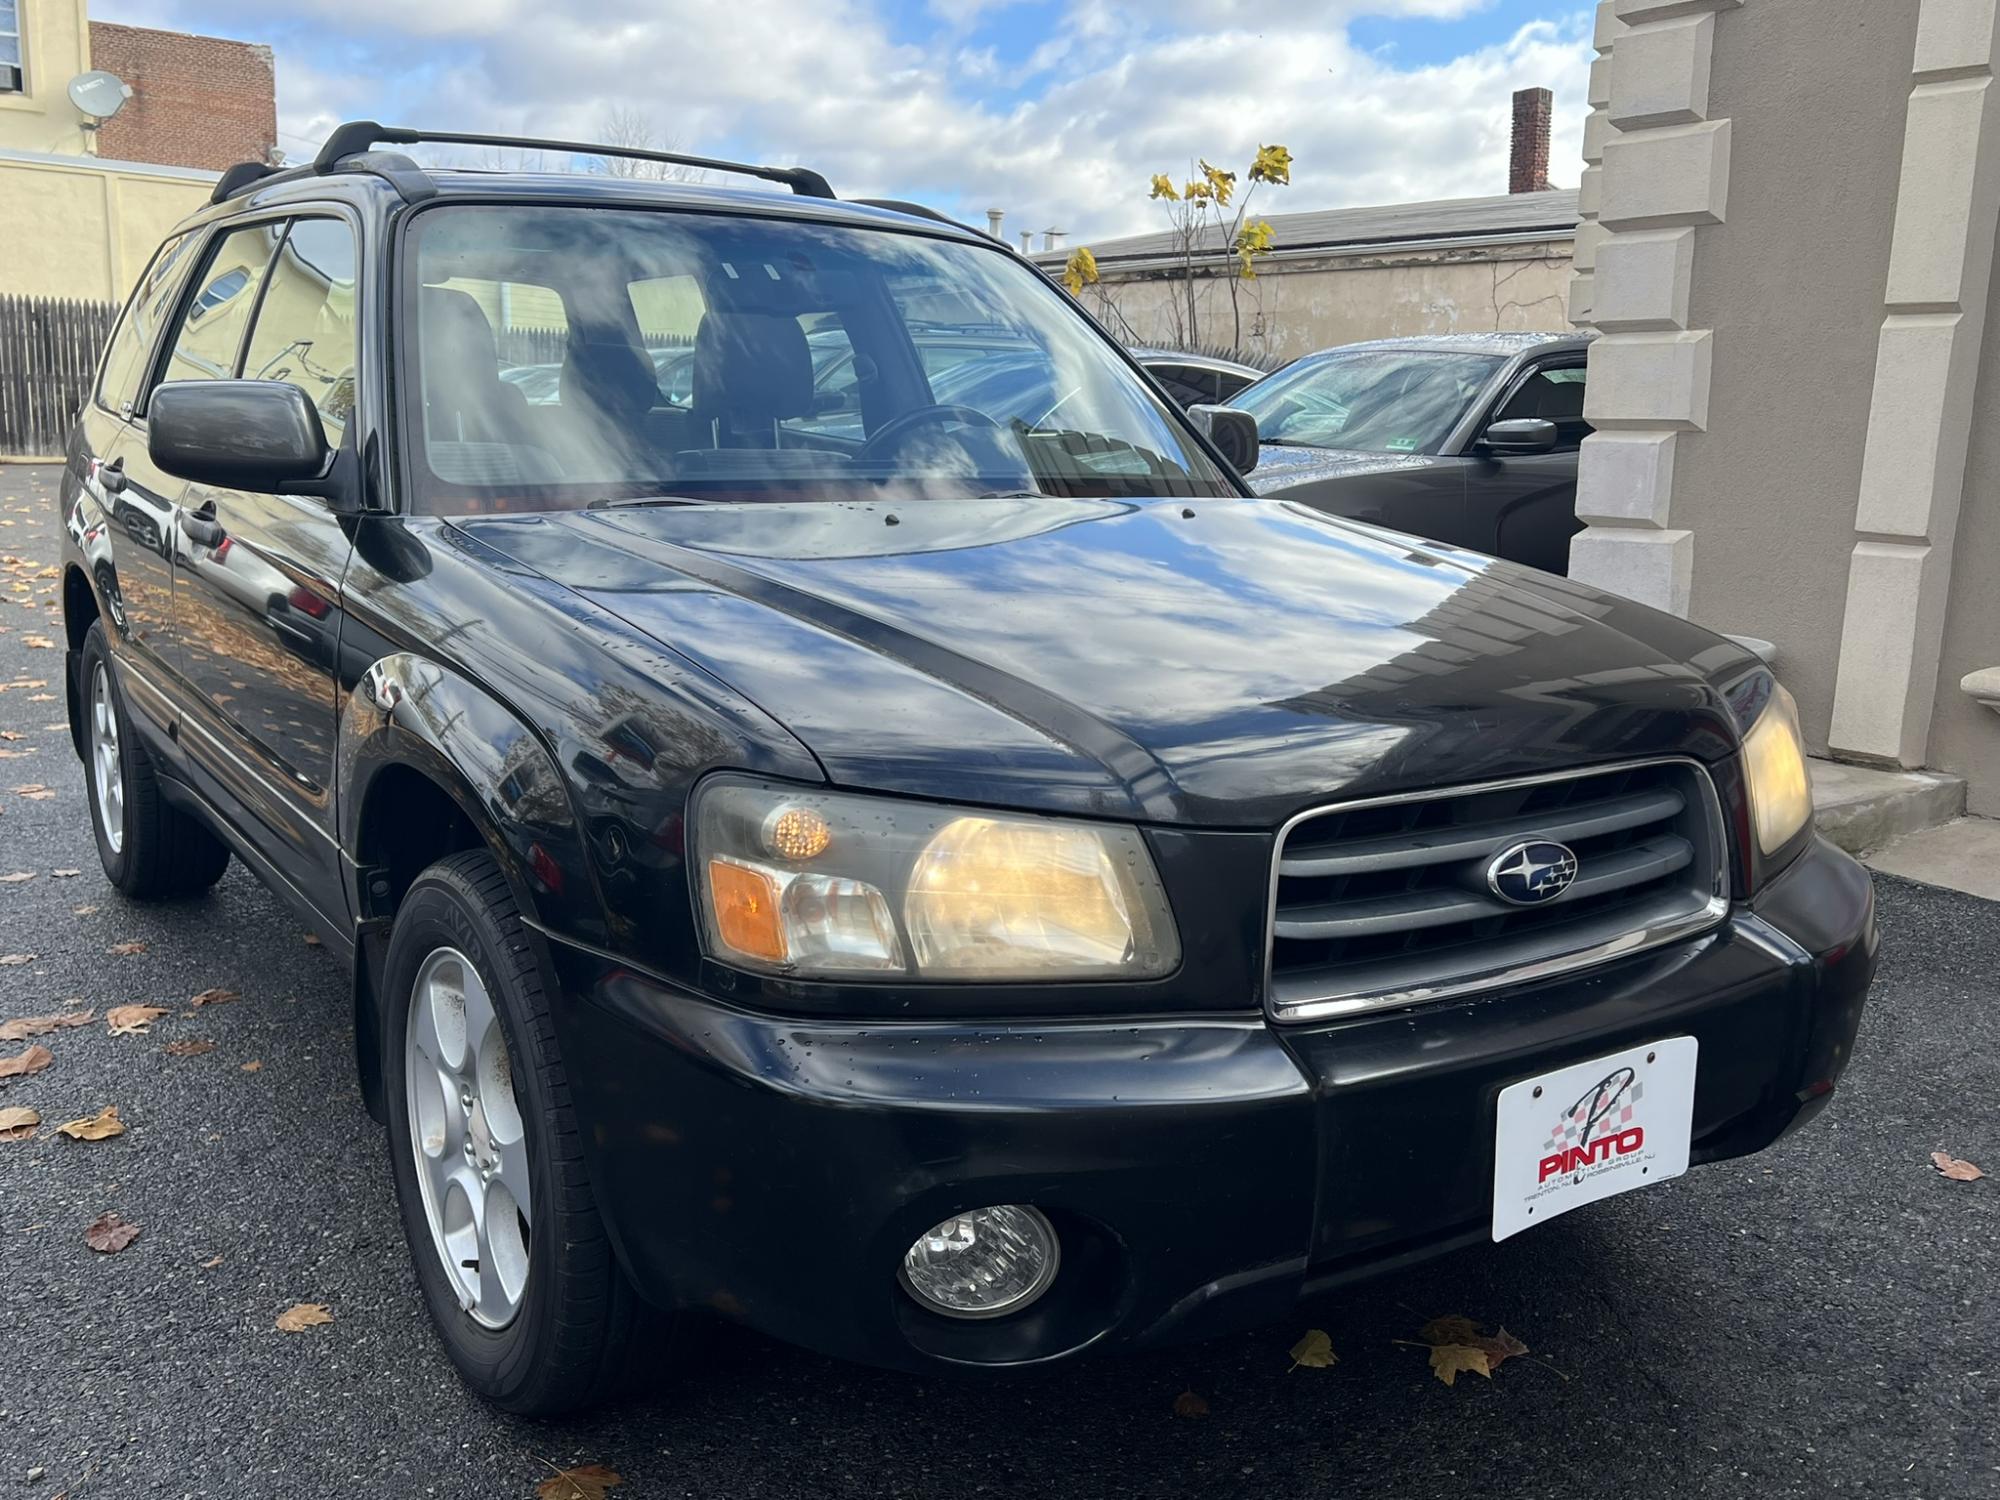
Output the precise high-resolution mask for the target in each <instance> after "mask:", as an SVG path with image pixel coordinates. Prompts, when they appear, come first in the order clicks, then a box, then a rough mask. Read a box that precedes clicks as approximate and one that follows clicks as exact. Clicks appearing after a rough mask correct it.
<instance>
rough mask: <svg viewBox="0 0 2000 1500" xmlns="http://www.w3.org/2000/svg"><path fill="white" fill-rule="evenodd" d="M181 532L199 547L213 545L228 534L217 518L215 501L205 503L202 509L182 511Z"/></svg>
mask: <svg viewBox="0 0 2000 1500" xmlns="http://www.w3.org/2000/svg"><path fill="white" fill-rule="evenodd" d="M181 532H182V534H183V535H185V536H186V537H187V539H188V540H189V541H191V542H193V543H194V544H195V545H196V546H198V547H213V546H214V545H215V544H216V543H217V542H219V541H221V540H222V538H223V537H224V536H225V535H227V533H226V532H224V531H223V529H222V523H221V522H220V521H218V520H216V519H215V502H214V501H213V500H210V501H208V502H207V503H205V504H204V505H203V506H202V508H201V509H200V510H184V511H182V512H181Z"/></svg>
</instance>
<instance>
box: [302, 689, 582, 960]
mask: <svg viewBox="0 0 2000 1500" xmlns="http://www.w3.org/2000/svg"><path fill="white" fill-rule="evenodd" d="M335 753H336V756H337V772H336V774H337V778H338V779H337V785H338V786H339V788H340V793H339V820H340V846H341V848H342V849H343V850H346V851H348V852H349V854H350V855H351V856H352V857H353V860H355V861H359V863H355V864H353V865H352V867H351V868H350V872H349V890H348V899H349V902H350V904H351V906H352V909H353V912H354V914H355V916H356V917H357V918H358V919H359V920H360V921H361V922H362V923H363V925H364V926H366V925H367V924H369V922H370V921H371V919H375V918H379V917H382V916H386V915H387V913H386V912H384V911H382V910H381V904H382V895H383V894H384V893H383V892H380V891H376V890H372V889H371V888H370V886H369V873H370V872H369V869H368V865H367V862H366V860H367V856H366V852H365V850H364V847H363V820H364V819H365V817H366V816H367V813H368V809H369V797H370V794H371V792H372V791H373V790H374V789H375V787H376V784H377V782H378V779H379V778H380V777H381V775H382V774H383V773H384V772H385V771H387V770H389V769H390V768H392V767H407V768H408V769H410V770H414V771H417V772H420V773H422V774H423V775H424V776H425V777H426V778H427V779H428V780H430V781H431V782H433V783H435V784H436V785H437V786H438V787H440V788H442V789H443V790H444V791H445V793H446V794H447V795H448V796H450V798H451V799H452V801H453V802H454V803H456V804H457V806H458V808H459V810H460V812H462V813H463V814H464V815H465V817H466V818H467V820H468V821H470V822H471V824H472V826H473V827H474V828H475V829H477V830H478V832H479V834H480V837H481V838H482V839H484V840H485V842H486V844H487V846H488V847H489V848H490V849H491V850H492V851H493V855H494V857H495V858H496V859H497V860H499V862H500V867H501V869H502V871H503V872H504V873H505V874H506V876H507V879H508V882H509V884H511V885H512V886H513V888H514V894H515V898H516V899H517V900H518V901H519V902H520V905H521V909H522V911H523V912H525V913H527V914H528V915H529V916H531V917H532V918H533V920H534V921H535V922H536V924H537V925H538V926H540V927H542V928H544V929H546V930H548V931H551V932H554V933H557V934H559V935H562V936H565V937H570V938H574V939H576V940H578V941H581V942H585V943H591V944H597V943H601V942H602V940H603V933H604V908H603V903H602V902H601V900H600V899H599V897H598V893H597V890H596V886H595V880H594V877H593V875H592V873H591V868H590V860H589V858H588V851H587V850H586V849H585V847H584V839H583V836H582V833H581V831H580V828H579V825H578V822H577V818H576V813H575V810H574V809H573V808H572V807H571V805H570V800H569V795H568V792H567V790H566V789H565V786H564V782H563V778H562V775H561V773H560V772H559V771H558V769H557V767H556V763H555V760H554V758H553V757H552V756H551V755H550V753H549V751H548V748H547V747H546V746H545V745H544V744H543V743H542V741H541V740H540V738H539V737H538V736H537V735H536V734H535V732H534V731H533V730H532V729H530V728H529V727H528V725H526V724H525V723H523V722H522V721H521V720H520V718H518V717H517V716H516V715H515V714H514V713H513V712H512V711H511V710H510V709H508V708H507V707H506V706H505V705H504V704H502V703H499V702H497V701H496V700H495V699H494V698H493V697H492V696H491V695H490V694H488V693H487V692H486V691H485V690H484V689H482V688H481V687H479V686H478V684H476V683H474V682H472V681H471V680H469V679H468V678H466V677H464V676H461V675H460V674H459V673H457V672H455V671H453V670H452V669H451V668H449V667H447V666H444V665H441V664H440V663H438V662H435V661H432V660H429V659H428V658H425V657H421V656H417V655H415V654H413V653H409V652H398V653H395V654H393V655H390V656H385V657H382V658H381V659H379V660H378V661H376V662H374V663H373V664H372V665H370V667H369V668H368V670H367V671H366V672H365V673H364V674H363V675H362V677H361V679H360V681H359V682H358V683H357V684H356V686H355V690H354V691H353V692H352V693H351V694H349V695H348V699H347V704H346V707H345V709H344V710H343V712H342V714H341V718H340V731H339V742H338V747H337V749H336V752H335Z"/></svg>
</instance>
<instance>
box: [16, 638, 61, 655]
mask: <svg viewBox="0 0 2000 1500" xmlns="http://www.w3.org/2000/svg"><path fill="white" fill-rule="evenodd" d="M21 644H22V645H24V646H33V647H34V648H35V649H36V650H37V651H53V650H54V649H55V644H56V643H55V642H54V641H52V640H50V639H49V638H48V637H47V636H45V635H24V636H22V637H21Z"/></svg>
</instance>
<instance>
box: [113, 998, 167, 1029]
mask: <svg viewBox="0 0 2000 1500" xmlns="http://www.w3.org/2000/svg"><path fill="white" fill-rule="evenodd" d="M166 1013H167V1008H166V1006H164V1005H114V1006H112V1007H111V1009H109V1010H107V1011H106V1012H105V1013H104V1019H105V1021H106V1022H108V1023H109V1024H110V1027H111V1034H112V1035H113V1036H138V1035H139V1034H140V1033H142V1032H143V1031H145V1030H146V1028H147V1027H149V1026H151V1025H152V1024H153V1022H154V1021H156V1020H158V1019H159V1018H160V1017H161V1016H164V1015H165V1014H166Z"/></svg>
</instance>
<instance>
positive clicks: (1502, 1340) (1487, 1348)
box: [1473, 1328, 1528, 1371]
mask: <svg viewBox="0 0 2000 1500" xmlns="http://www.w3.org/2000/svg"><path fill="white" fill-rule="evenodd" d="M1473 1347H1474V1348H1476V1349H1478V1350H1479V1351H1480V1352H1481V1353H1483V1354H1484V1355H1485V1356H1486V1368H1487V1369H1488V1370H1489V1371H1491V1370H1497V1369H1499V1368H1500V1366H1501V1365H1503V1364H1505V1363H1506V1362H1507V1361H1508V1360H1510V1359H1517V1358H1519V1357H1520V1356H1521V1355H1523V1354H1526V1353H1527V1352H1528V1346H1527V1345H1526V1344H1524V1343H1522V1342H1521V1341H1520V1340H1519V1339H1517V1338H1515V1337H1514V1335H1513V1334H1511V1333H1509V1332H1508V1331H1507V1330H1506V1329H1504V1328H1502V1329H1501V1330H1500V1331H1499V1332H1498V1333H1496V1334H1494V1335H1493V1337H1492V1338H1490V1339H1480V1340H1479V1341H1478V1343H1476V1344H1475V1345H1474V1346H1473Z"/></svg>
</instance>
